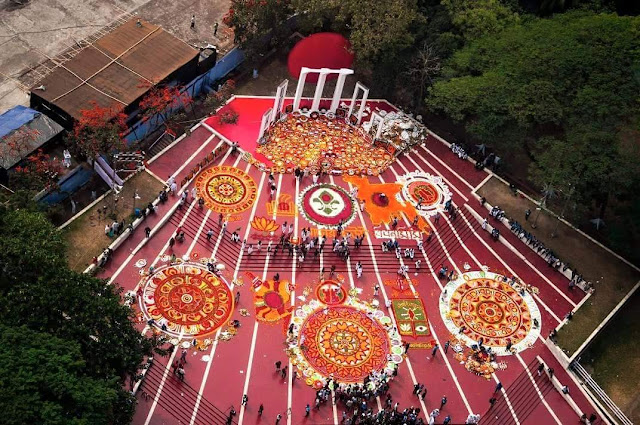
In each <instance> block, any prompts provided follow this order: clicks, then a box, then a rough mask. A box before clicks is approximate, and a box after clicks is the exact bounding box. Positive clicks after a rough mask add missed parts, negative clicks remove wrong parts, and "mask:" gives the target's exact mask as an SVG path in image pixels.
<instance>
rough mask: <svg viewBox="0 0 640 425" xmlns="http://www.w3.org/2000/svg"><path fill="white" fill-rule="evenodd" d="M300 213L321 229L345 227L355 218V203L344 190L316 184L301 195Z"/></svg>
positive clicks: (334, 186)
mask: <svg viewBox="0 0 640 425" xmlns="http://www.w3.org/2000/svg"><path fill="white" fill-rule="evenodd" d="M298 203H299V208H300V211H302V212H303V213H304V215H305V217H306V218H307V220H309V221H311V222H313V223H316V224H317V225H318V226H319V227H321V228H330V229H335V228H337V227H338V225H339V224H340V223H342V226H343V227H345V226H346V225H347V224H349V223H351V222H352V221H353V220H354V218H355V215H356V214H355V212H356V208H357V207H356V205H355V201H354V200H353V198H352V197H351V195H349V194H348V193H347V192H346V191H345V190H344V189H343V188H341V187H339V186H336V185H333V184H328V183H327V184H316V185H313V186H309V187H307V188H306V189H304V190H303V191H302V193H300V197H299V200H298Z"/></svg>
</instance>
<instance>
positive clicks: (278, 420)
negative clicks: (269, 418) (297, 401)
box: [276, 413, 282, 425]
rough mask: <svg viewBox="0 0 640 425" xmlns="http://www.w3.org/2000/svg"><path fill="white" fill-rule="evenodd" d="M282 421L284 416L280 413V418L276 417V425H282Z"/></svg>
mask: <svg viewBox="0 0 640 425" xmlns="http://www.w3.org/2000/svg"><path fill="white" fill-rule="evenodd" d="M280 419H282V415H281V414H280V413H278V416H276V425H278V424H279V423H280Z"/></svg>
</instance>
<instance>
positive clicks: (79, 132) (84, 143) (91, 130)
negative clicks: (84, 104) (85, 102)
mask: <svg viewBox="0 0 640 425" xmlns="http://www.w3.org/2000/svg"><path fill="white" fill-rule="evenodd" d="M80 115H81V117H80V119H78V120H77V122H76V123H75V125H74V126H73V130H72V131H71V132H70V133H69V134H68V135H67V144H68V146H69V147H70V149H71V150H73V151H75V152H76V153H78V154H80V155H82V156H85V157H87V158H95V157H96V156H98V155H99V154H101V153H109V152H111V151H113V150H124V149H126V147H127V145H126V143H125V141H124V139H123V137H124V134H125V132H126V130H127V116H126V115H125V114H124V113H122V112H118V111H116V110H114V109H113V108H105V107H102V106H99V105H98V104H97V103H95V102H92V108H91V109H83V110H82V111H80Z"/></svg>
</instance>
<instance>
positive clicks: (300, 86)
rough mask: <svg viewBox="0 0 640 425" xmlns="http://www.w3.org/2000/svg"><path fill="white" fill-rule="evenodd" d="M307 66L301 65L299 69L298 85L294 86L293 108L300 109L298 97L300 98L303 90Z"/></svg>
mask: <svg viewBox="0 0 640 425" xmlns="http://www.w3.org/2000/svg"><path fill="white" fill-rule="evenodd" d="M308 73H309V68H305V67H303V68H302V69H301V70H300V77H299V78H298V86H297V87H296V95H295V96H294V98H293V110H294V111H297V110H298V109H300V99H301V98H302V92H303V91H304V80H306V79H307V74H308Z"/></svg>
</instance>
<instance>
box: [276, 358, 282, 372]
mask: <svg viewBox="0 0 640 425" xmlns="http://www.w3.org/2000/svg"><path fill="white" fill-rule="evenodd" d="M280 366H282V362H281V361H280V360H278V361H277V362H276V372H280Z"/></svg>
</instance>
